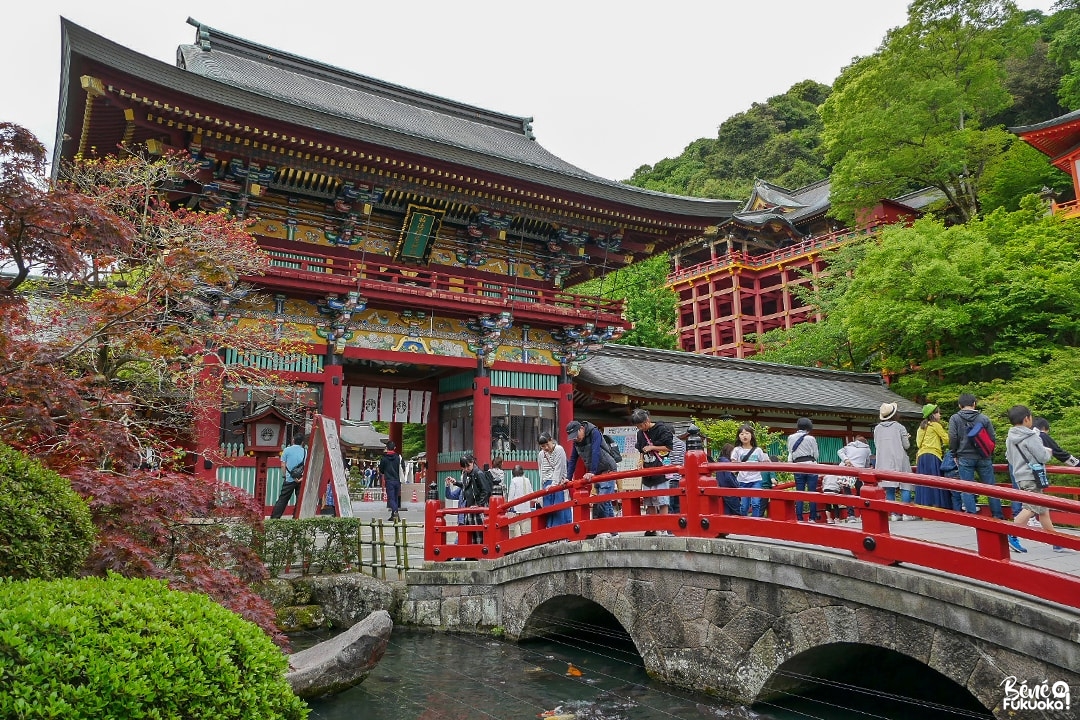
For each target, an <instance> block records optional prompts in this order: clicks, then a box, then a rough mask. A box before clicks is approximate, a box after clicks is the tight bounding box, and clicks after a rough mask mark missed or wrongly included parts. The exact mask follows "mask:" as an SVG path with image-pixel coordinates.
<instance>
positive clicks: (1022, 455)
mask: <svg viewBox="0 0 1080 720" xmlns="http://www.w3.org/2000/svg"><path fill="white" fill-rule="evenodd" d="M1008 415H1009V422H1010V423H1012V427H1011V428H1009V434H1008V435H1007V436H1006V437H1005V459H1006V460H1007V461H1008V462H1009V472H1010V473H1012V476H1013V479H1014V480H1015V481H1016V487H1018V488H1019V489H1020V490H1024V491H1025V492H1031V493H1039V494H1042V491H1043V486H1044V483H1045V481H1046V463H1047V462H1048V461H1049V460H1050V458H1051V457H1053V451H1052V450H1051V449H1050V448H1048V447H1047V446H1046V445H1044V444H1043V441H1042V438H1041V437H1040V436H1039V430H1038V429H1037V428H1035V427H1033V423H1032V417H1031V411H1030V410H1028V409H1027V407H1026V406H1024V405H1013V406H1012V407H1011V408H1009V413H1008ZM1040 475H1041V476H1042V482H1040V477H1039V476H1040ZM1032 516H1035V517H1037V518H1039V524H1040V525H1042V529H1043V530H1046V531H1047V532H1054V523H1053V521H1051V520H1050V511H1049V510H1048V509H1047V508H1044V507H1042V506H1041V505H1032V504H1031V503H1024V509H1023V510H1021V511H1020V512H1019V513H1017V515H1016V517H1014V518H1013V522H1014V523H1016V524H1017V525H1027V521H1028V520H1030V519H1031V517H1032ZM1009 547H1011V548H1012V549H1013V550H1015V551H1016V552H1027V549H1025V548H1024V547H1023V546H1022V545H1021V544H1020V541H1019V539H1018V538H1016V537H1015V536H1010V537H1009ZM1054 552H1065V548H1063V547H1061V546H1060V545H1055V546H1054Z"/></svg>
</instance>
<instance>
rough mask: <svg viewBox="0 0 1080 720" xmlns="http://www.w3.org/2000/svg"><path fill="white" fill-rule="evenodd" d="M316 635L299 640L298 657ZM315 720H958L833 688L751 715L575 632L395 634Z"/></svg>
mask: <svg viewBox="0 0 1080 720" xmlns="http://www.w3.org/2000/svg"><path fill="white" fill-rule="evenodd" d="M319 639H325V638H324V637H322V638H320V637H317V636H308V637H298V638H294V649H301V648H302V647H304V646H306V645H308V644H310V643H313V642H315V641H317V640H319ZM310 706H311V717H312V718H313V719H315V720H346V719H348V720H354V719H356V720H359V719H363V720H483V719H497V720H512V719H513V720H517V719H521V720H525V719H527V718H544V717H547V718H552V720H555V719H558V720H570V718H571V717H572V718H575V720H680V719H681V720H690V719H700V718H727V719H730V720H739V719H740V718H760V719H761V720H808V719H811V718H819V719H821V720H856V719H858V720H866V719H867V718H897V719H899V718H905V719H906V718H915V717H917V718H920V719H922V718H927V719H930V718H956V717H972V716H971V715H970V714H966V713H959V714H954V713H950V712H944V713H934V712H931V711H930V710H929V709H928V708H926V707H920V706H919V705H918V703H917V701H916V702H915V703H914V704H913V702H912V701H911V700H910V699H909V700H907V701H902V702H892V701H890V700H888V699H887V698H886V697H884V696H881V695H878V694H874V693H860V692H852V691H851V690H850V689H848V688H845V687H842V686H840V687H830V688H826V689H825V691H824V692H823V693H821V694H819V695H817V696H815V697H814V698H791V699H789V700H788V701H785V702H784V703H781V704H757V705H754V706H753V707H752V708H746V707H742V706H735V705H729V704H726V703H724V702H721V701H719V700H717V699H716V698H715V697H712V696H709V695H704V694H700V693H691V692H685V691H682V690H678V689H676V688H673V687H669V686H667V685H664V684H662V683H658V682H655V681H653V680H651V679H650V678H649V677H648V675H647V674H646V673H645V668H644V666H643V664H642V661H641V658H640V657H638V655H637V653H636V652H635V650H634V647H633V645H632V644H631V643H630V642H629V640H628V639H626V637H625V635H621V634H618V633H614V632H607V633H605V634H599V635H590V634H586V633H576V634H574V635H573V636H563V637H561V638H558V639H544V640H535V641H529V642H525V643H520V644H517V643H512V642H506V641H502V640H498V639H494V638H491V637H488V636H477V635H456V634H445V633H434V632H430V631H424V630H411V629H406V628H395V629H394V632H393V636H392V637H391V640H390V644H389V647H388V648H387V651H386V655H385V656H384V657H383V660H382V661H381V662H380V663H379V665H378V667H377V668H376V669H375V671H374V672H372V674H371V675H370V676H369V677H368V678H367V680H365V681H364V683H363V684H361V685H360V686H358V687H356V688H353V689H352V690H349V691H347V692H345V693H342V694H340V695H337V696H334V697H330V698H324V699H321V700H315V701H311V702H310Z"/></svg>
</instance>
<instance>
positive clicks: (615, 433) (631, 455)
mask: <svg viewBox="0 0 1080 720" xmlns="http://www.w3.org/2000/svg"><path fill="white" fill-rule="evenodd" d="M603 433H604V434H605V435H609V436H611V438H612V439H614V440H615V442H616V443H617V444H618V446H619V452H620V453H622V462H621V463H619V467H618V469H619V470H636V469H637V468H639V467H641V453H639V452H638V451H637V447H636V445H637V434H638V429H637V428H636V427H635V426H633V425H625V426H619V427H606V428H604V430H603ZM619 487H620V488H621V489H622V490H640V489H641V478H623V479H622V480H620V481H619Z"/></svg>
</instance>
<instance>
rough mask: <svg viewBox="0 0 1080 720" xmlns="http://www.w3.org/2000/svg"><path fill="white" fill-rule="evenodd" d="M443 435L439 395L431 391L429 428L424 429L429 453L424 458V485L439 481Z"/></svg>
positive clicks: (425, 445) (440, 489)
mask: <svg viewBox="0 0 1080 720" xmlns="http://www.w3.org/2000/svg"><path fill="white" fill-rule="evenodd" d="M441 437H442V430H441V428H440V427H439V396H438V393H437V392H434V391H433V392H432V393H431V407H429V408H428V416H427V428H426V429H425V430H424V452H426V453H427V455H425V456H424V458H425V459H426V460H427V462H426V463H424V468H425V471H426V476H425V477H424V479H423V483H424V487H427V486H429V485H431V483H433V482H435V483H437V482H438V479H439V463H438V459H439V439H440V438H441ZM439 492H440V493H441V492H442V488H439Z"/></svg>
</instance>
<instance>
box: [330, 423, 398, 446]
mask: <svg viewBox="0 0 1080 720" xmlns="http://www.w3.org/2000/svg"><path fill="white" fill-rule="evenodd" d="M340 435H341V441H342V442H343V443H346V444H348V445H355V446H357V447H361V448H363V449H365V450H382V449H384V448H385V447H386V441H387V440H389V439H390V436H389V435H386V434H384V433H381V432H379V431H378V430H376V429H375V428H374V427H372V425H371V423H369V422H358V423H352V422H349V421H347V420H346V421H343V422H342V423H341V431H340Z"/></svg>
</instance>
